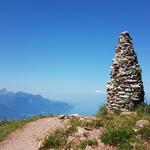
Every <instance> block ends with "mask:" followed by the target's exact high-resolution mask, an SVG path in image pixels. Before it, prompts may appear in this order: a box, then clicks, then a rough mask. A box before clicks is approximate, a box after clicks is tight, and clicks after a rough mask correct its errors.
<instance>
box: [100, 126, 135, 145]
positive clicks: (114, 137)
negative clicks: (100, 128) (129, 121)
mask: <svg viewBox="0 0 150 150" xmlns="http://www.w3.org/2000/svg"><path fill="white" fill-rule="evenodd" d="M133 137H134V133H133V131H132V129H131V128H122V127H120V128H108V129H107V130H106V131H105V132H103V134H102V135H101V137H100V138H101V141H102V142H103V143H105V144H109V145H114V146H119V145H123V144H126V143H129V141H130V140H131V139H132V138H133Z"/></svg>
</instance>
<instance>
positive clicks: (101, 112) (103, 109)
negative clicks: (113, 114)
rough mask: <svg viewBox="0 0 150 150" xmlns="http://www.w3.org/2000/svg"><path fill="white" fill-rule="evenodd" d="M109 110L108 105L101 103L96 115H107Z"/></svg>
mask: <svg viewBox="0 0 150 150" xmlns="http://www.w3.org/2000/svg"><path fill="white" fill-rule="evenodd" d="M107 114H108V112H107V108H106V105H101V106H100V107H99V109H98V111H97V113H96V117H98V118H99V117H101V116H105V115H107Z"/></svg>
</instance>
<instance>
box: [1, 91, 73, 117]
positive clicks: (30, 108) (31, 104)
mask: <svg viewBox="0 0 150 150" xmlns="http://www.w3.org/2000/svg"><path fill="white" fill-rule="evenodd" d="M71 109H72V106H70V105H69V104H67V103H65V102H59V101H54V100H49V99H47V98H43V97H42V96H41V95H33V94H29V93H24V92H17V93H15V92H10V91H7V90H6V89H2V90H0V119H8V118H25V117H29V116H32V115H39V114H61V113H68V112H69V111H70V110H71Z"/></svg>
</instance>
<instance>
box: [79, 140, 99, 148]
mask: <svg viewBox="0 0 150 150" xmlns="http://www.w3.org/2000/svg"><path fill="white" fill-rule="evenodd" d="M93 145H95V146H96V145H98V143H97V141H92V140H85V141H82V142H81V143H80V146H79V149H85V148H86V146H93Z"/></svg>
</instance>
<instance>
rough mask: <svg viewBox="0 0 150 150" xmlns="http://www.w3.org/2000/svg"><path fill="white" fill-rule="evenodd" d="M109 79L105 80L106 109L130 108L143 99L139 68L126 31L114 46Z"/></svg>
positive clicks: (110, 110)
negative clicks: (114, 51) (114, 52)
mask: <svg viewBox="0 0 150 150" xmlns="http://www.w3.org/2000/svg"><path fill="white" fill-rule="evenodd" d="M115 50H116V55H115V58H114V59H113V63H112V66H111V73H110V81H108V82H107V104H106V105H107V109H108V111H109V112H110V113H112V112H113V111H115V110H124V109H127V110H130V109H132V108H133V107H134V106H136V105H137V104H140V103H141V102H143V101H144V88H143V82H142V78H141V72H142V71H141V69H140V65H139V64H138V61H137V56H136V54H135V52H134V48H133V44H132V39H131V37H130V35H129V33H128V32H126V31H125V32H122V33H121V36H120V37H119V40H118V44H117V46H116V48H115Z"/></svg>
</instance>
